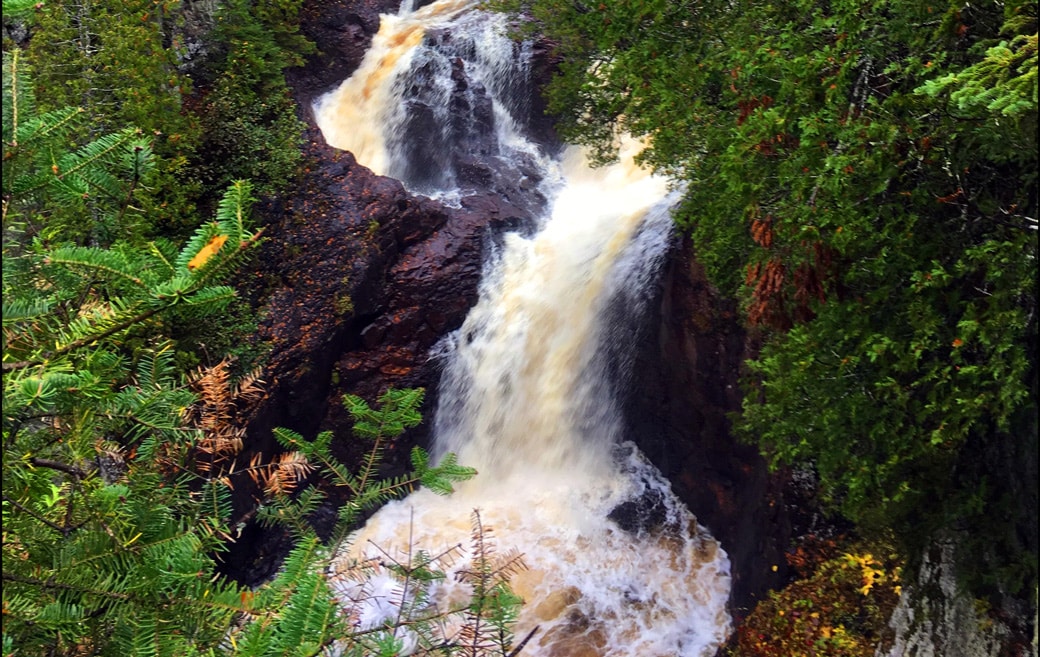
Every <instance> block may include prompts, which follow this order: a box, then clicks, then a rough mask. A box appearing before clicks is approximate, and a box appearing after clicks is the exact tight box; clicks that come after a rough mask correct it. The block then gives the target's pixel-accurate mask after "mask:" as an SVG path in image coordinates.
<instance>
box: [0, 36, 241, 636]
mask: <svg viewBox="0 0 1040 657" xmlns="http://www.w3.org/2000/svg"><path fill="white" fill-rule="evenodd" d="M20 58H21V53H20V52H19V51H13V52H10V53H7V52H5V53H4V84H3V89H4V110H5V120H4V147H5V158H4V179H3V186H4V187H3V192H4V244H3V254H4V258H3V299H4V313H3V328H4V333H3V349H4V351H3V409H4V410H3V449H4V458H3V516H4V517H3V520H4V541H3V570H4V580H5V582H4V583H5V586H4V609H5V614H4V620H3V633H4V640H5V645H8V646H9V649H10V651H11V652H13V653H15V654H20V655H46V654H57V653H61V654H73V653H79V652H83V653H86V654H98V655H185V654H197V653H198V647H199V646H207V645H209V646H216V645H217V644H218V643H219V641H220V640H221V639H222V637H223V634H224V632H225V628H226V627H227V625H228V624H229V623H230V622H231V618H232V615H233V613H234V611H235V607H234V603H236V601H237V589H236V588H235V587H233V586H231V585H229V584H227V583H224V582H222V581H220V580H219V578H218V579H214V578H212V577H211V575H212V573H213V572H214V562H213V557H212V555H213V553H214V552H216V551H219V550H220V549H222V546H223V543H224V540H225V539H226V538H227V526H226V525H227V521H228V515H229V513H230V497H229V493H228V489H227V487H226V486H225V485H224V483H223V482H221V481H219V480H217V479H215V478H213V477H210V476H204V475H202V474H200V473H199V472H198V470H197V469H196V468H195V467H194V459H195V455H196V453H197V450H198V448H199V445H200V444H201V441H202V438H203V436H202V433H201V432H200V431H198V430H196V429H195V428H194V427H193V426H192V425H191V424H190V423H189V422H188V421H187V420H186V419H185V410H186V409H187V408H189V407H191V406H193V405H194V403H195V401H196V399H195V396H194V395H193V394H192V393H191V392H190V391H189V390H188V389H187V387H186V386H185V385H184V384H183V383H182V382H181V381H180V377H179V376H178V374H177V372H176V369H175V368H174V352H173V349H172V348H171V346H170V344H169V342H168V341H167V340H166V339H165V337H164V336H163V335H162V333H161V331H160V330H158V329H159V327H158V326H157V325H156V322H157V321H158V320H160V319H161V318H162V317H163V316H164V315H166V314H168V313H170V312H173V311H174V310H176V311H177V312H184V313H187V314H191V315H192V316H193V317H194V318H195V319H196V321H197V320H198V319H199V318H202V317H206V316H211V315H213V314H214V313H215V312H217V311H219V310H221V309H222V308H224V307H225V306H226V305H227V304H228V303H229V302H230V301H231V299H232V298H233V297H234V292H233V290H231V289H230V288H229V287H227V286H225V285H222V284H221V278H222V277H224V276H226V275H227V274H228V272H229V271H230V269H231V268H232V267H234V265H235V263H236V262H237V261H238V260H239V259H240V258H241V256H242V253H243V252H244V251H245V250H246V249H248V248H249V246H250V245H251V244H253V243H255V241H256V239H257V234H256V233H253V232H250V231H249V229H248V228H247V226H246V221H245V217H246V213H247V212H248V206H249V204H250V202H251V199H250V193H249V185H248V184H246V183H238V184H236V185H234V186H233V187H232V188H231V189H230V190H229V191H228V192H227V194H226V195H225V198H224V202H223V203H222V204H221V206H220V208H219V210H218V212H217V213H216V217H215V220H214V221H213V222H212V223H209V224H206V225H205V226H203V227H202V228H200V229H199V231H198V233H197V234H196V236H195V237H194V238H193V239H192V240H189V242H188V243H187V244H186V245H185V246H183V247H180V248H178V247H176V246H175V245H173V244H170V243H168V242H161V241H157V242H153V243H148V244H143V243H140V242H139V241H138V240H135V239H133V238H134V237H135V234H134V231H133V230H132V229H131V228H130V226H129V219H128V217H129V216H130V215H131V213H133V212H134V210H132V208H131V204H132V203H133V201H134V199H135V198H136V196H135V194H136V190H137V189H138V186H139V184H140V181H141V180H142V178H143V177H144V176H145V174H146V173H147V170H148V168H149V165H150V161H151V144H150V142H149V141H148V140H147V139H144V138H142V137H141V135H140V134H139V133H138V132H136V131H132V130H124V131H120V132H115V133H111V134H99V135H98V136H96V137H95V138H93V139H92V140H90V141H89V142H88V143H86V144H84V145H83V146H80V147H78V148H75V149H74V150H69V147H68V142H67V140H66V137H67V135H70V134H72V132H73V130H74V129H75V128H76V127H78V126H76V125H74V124H76V122H79V121H82V117H84V115H85V113H83V112H80V111H78V110H75V109H66V110H54V111H51V112H46V113H39V112H38V111H36V110H37V106H36V105H35V103H34V102H33V101H34V97H33V89H32V85H31V84H29V78H28V74H27V72H26V70H25V68H24V66H22V65H21V61H20ZM80 125H81V124H80ZM106 227H112V228H106ZM116 228H118V231H116ZM115 232H119V233H120V234H125V235H126V236H127V237H130V238H131V240H115V239H114V235H113V233H115ZM216 236H219V237H220V240H219V242H220V243H219V244H217V243H216V241H215V240H214V239H213V238H214V237H216ZM225 243H226V246H225ZM218 247H220V248H218ZM130 335H134V336H136V338H137V340H138V343H139V346H138V348H137V349H133V350H132V349H128V348H127V347H126V346H125V344H124V341H125V340H126V338H127V336H130ZM174 619H175V620H176V622H171V621H173V620H174Z"/></svg>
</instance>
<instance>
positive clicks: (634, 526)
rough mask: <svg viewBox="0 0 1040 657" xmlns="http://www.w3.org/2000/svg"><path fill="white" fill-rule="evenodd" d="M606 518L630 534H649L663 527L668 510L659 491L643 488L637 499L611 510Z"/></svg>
mask: <svg viewBox="0 0 1040 657" xmlns="http://www.w3.org/2000/svg"><path fill="white" fill-rule="evenodd" d="M607 517H608V518H610V519H611V520H613V521H614V524H616V525H617V526H618V527H620V528H621V529H622V530H624V531H626V532H628V533H630V534H650V533H654V532H656V531H658V530H659V529H661V528H662V527H663V525H664V524H665V522H666V521H667V520H668V509H667V508H666V507H665V500H664V494H663V493H662V492H661V491H660V490H657V489H655V488H644V489H643V492H642V494H641V495H639V496H638V497H635V498H633V499H630V500H625V501H624V502H622V503H621V504H618V505H617V506H616V507H614V508H613V509H611V511H610V513H609V514H608V515H607Z"/></svg>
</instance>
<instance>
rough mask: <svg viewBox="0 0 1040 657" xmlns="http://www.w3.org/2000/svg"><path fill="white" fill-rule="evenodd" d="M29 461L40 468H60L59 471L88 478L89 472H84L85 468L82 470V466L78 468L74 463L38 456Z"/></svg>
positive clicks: (76, 476)
mask: <svg viewBox="0 0 1040 657" xmlns="http://www.w3.org/2000/svg"><path fill="white" fill-rule="evenodd" d="M29 463H30V464H32V465H34V466H36V467H38V468H48V469H50V470H58V471H59V472H64V473H66V474H70V475H72V476H73V477H75V478H76V479H81V480H82V479H86V477H87V474H88V473H86V472H84V471H83V470H81V469H80V468H77V467H76V466H74V465H69V464H67V463H61V462H60V461H52V460H51V459H41V458H37V457H35V456H34V457H32V458H31V459H29Z"/></svg>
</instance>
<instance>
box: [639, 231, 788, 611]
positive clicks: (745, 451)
mask: <svg viewBox="0 0 1040 657" xmlns="http://www.w3.org/2000/svg"><path fill="white" fill-rule="evenodd" d="M644 330H645V334H644V335H645V337H644V338H643V339H642V340H641V341H640V348H639V349H638V351H637V356H636V363H635V367H634V368H633V372H634V374H633V380H632V383H631V385H630V386H629V388H628V393H627V394H628V396H627V398H626V400H625V411H626V413H625V415H626V419H627V422H628V424H629V431H628V434H629V436H630V437H631V438H632V439H633V440H634V441H635V442H636V443H637V444H638V445H639V447H640V449H641V450H642V451H643V453H644V454H646V456H647V457H648V458H649V459H650V460H651V461H652V462H653V463H654V465H656V466H657V467H658V469H660V470H661V472H662V473H663V474H664V475H665V476H666V477H667V478H668V479H669V481H671V483H672V487H673V489H674V490H675V492H676V493H677V494H678V495H679V497H680V499H682V500H683V501H684V502H685V503H686V505H687V506H688V507H689V508H690V509H691V511H693V513H694V514H695V515H696V516H697V520H698V522H700V523H701V524H702V525H705V526H706V527H708V528H709V529H710V530H711V532H712V535H714V536H715V537H716V538H717V539H719V542H720V543H722V547H723V548H724V549H725V550H726V551H727V553H728V554H729V557H730V561H731V564H732V572H733V593H732V596H731V603H732V607H733V611H734V613H735V615H736V616H737V617H738V618H739V617H742V616H743V615H744V614H745V613H747V612H748V611H750V609H751V608H753V607H754V603H755V601H757V600H758V599H759V598H760V597H761V596H763V595H764V594H765V591H766V590H767V589H768V588H774V587H778V586H780V585H782V584H783V582H784V580H785V577H786V571H787V564H786V562H785V560H784V550H785V549H786V548H787V546H788V545H789V543H790V538H791V535H792V526H791V524H792V523H791V517H790V516H791V514H789V513H788V505H789V504H790V503H792V502H793V501H794V500H793V499H792V498H793V495H792V492H793V491H792V490H791V488H790V487H789V486H786V485H785V484H786V477H785V476H784V475H771V474H770V473H769V472H768V470H767V468H766V464H765V462H764V460H763V459H762V457H761V456H760V455H759V454H758V451H757V449H756V448H754V447H751V446H749V445H744V444H740V443H738V442H737V441H736V440H735V439H734V438H733V436H732V434H731V432H730V424H729V420H728V419H727V414H728V413H732V412H735V411H738V410H739V409H740V400H741V394H740V390H739V386H738V378H739V374H740V367H741V362H742V361H743V359H744V358H745V356H746V353H747V351H748V350H749V349H750V348H752V347H753V345H751V344H750V340H749V338H748V336H746V335H745V333H744V331H743V329H742V328H741V327H740V323H739V319H738V315H737V308H736V304H735V303H734V302H733V301H731V300H727V299H724V298H721V297H720V296H719V294H718V293H717V292H716V291H715V290H714V288H712V287H711V285H709V284H708V282H707V281H706V279H705V276H704V270H703V268H702V267H701V266H700V265H699V264H698V263H697V261H696V257H695V253H694V251H693V247H692V244H691V243H690V242H689V240H682V241H681V243H679V244H677V245H676V247H675V248H674V249H673V250H672V252H671V254H670V257H669V260H668V262H667V263H666V267H665V271H664V276H663V279H662V285H661V293H660V301H659V303H658V305H657V306H656V308H655V311H654V312H653V313H652V314H651V315H650V316H649V317H648V318H647V327H646V328H645V329H644ZM785 498H786V499H785ZM774 566H775V570H774Z"/></svg>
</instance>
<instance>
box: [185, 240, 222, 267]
mask: <svg viewBox="0 0 1040 657" xmlns="http://www.w3.org/2000/svg"><path fill="white" fill-rule="evenodd" d="M227 238H228V236H227V235H217V236H216V237H214V238H213V239H211V240H210V241H209V243H208V244H206V246H204V247H202V248H201V249H199V252H198V253H196V254H195V257H194V258H192V259H191V260H189V261H188V269H198V268H199V267H201V266H202V265H204V264H206V261H207V260H209V259H210V258H212V257H213V256H214V255H216V253H217V251H219V250H220V247H222V246H224V242H226V241H227Z"/></svg>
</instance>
